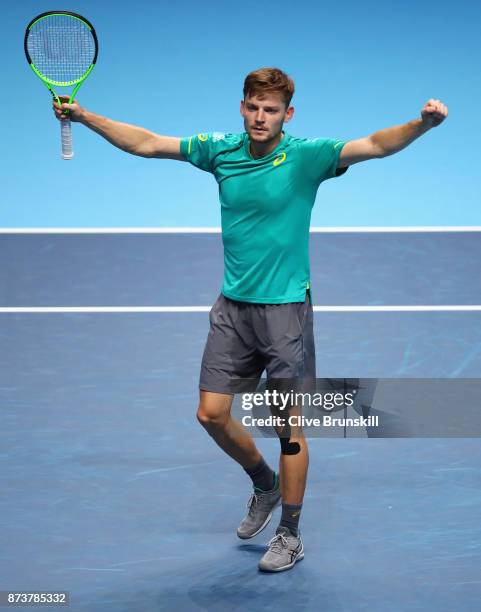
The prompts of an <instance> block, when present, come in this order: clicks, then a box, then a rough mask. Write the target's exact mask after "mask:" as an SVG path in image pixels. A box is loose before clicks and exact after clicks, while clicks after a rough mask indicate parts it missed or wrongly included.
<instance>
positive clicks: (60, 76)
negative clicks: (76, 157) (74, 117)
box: [24, 11, 98, 159]
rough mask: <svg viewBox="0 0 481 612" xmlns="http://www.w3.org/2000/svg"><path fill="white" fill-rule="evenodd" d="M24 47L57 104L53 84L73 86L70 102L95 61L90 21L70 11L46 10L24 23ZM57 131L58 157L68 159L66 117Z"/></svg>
mask: <svg viewBox="0 0 481 612" xmlns="http://www.w3.org/2000/svg"><path fill="white" fill-rule="evenodd" d="M24 46H25V55H26V56H27V61H28V63H29V64H30V67H31V68H32V70H33V71H34V72H35V74H36V75H37V76H38V77H39V79H40V80H41V81H42V83H43V84H44V85H46V86H47V88H48V89H49V91H50V93H51V94H52V96H53V97H54V98H55V100H56V101H57V103H58V104H61V101H60V98H59V97H58V95H57V93H56V92H55V90H54V89H53V87H54V86H55V87H70V86H73V91H72V93H71V95H70V99H69V102H68V103H69V104H72V102H73V101H74V99H75V95H76V94H77V91H78V90H79V87H80V86H81V85H82V83H83V82H84V81H85V79H86V78H87V77H88V75H89V74H90V73H91V72H92V70H93V67H94V66H95V62H96V61H97V53H98V42H97V35H96V34H95V30H94V28H93V26H92V24H91V23H90V22H89V21H87V19H85V17H82V16H81V15H77V14H76V13H71V12H70V11H48V12H47V13H42V14H41V15H37V17H35V18H34V19H32V21H31V22H30V23H29V24H28V26H27V30H26V32H25V43H24ZM66 113H68V111H66ZM60 130H61V141H62V157H63V159H72V157H73V148H72V127H71V124H70V119H66V120H64V121H61V122H60Z"/></svg>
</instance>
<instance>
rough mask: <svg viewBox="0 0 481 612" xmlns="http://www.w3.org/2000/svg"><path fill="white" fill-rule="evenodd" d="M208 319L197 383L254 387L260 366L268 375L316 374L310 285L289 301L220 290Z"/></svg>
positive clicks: (209, 387)
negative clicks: (241, 298) (240, 297)
mask: <svg viewBox="0 0 481 612" xmlns="http://www.w3.org/2000/svg"><path fill="white" fill-rule="evenodd" d="M209 321H210V329H209V335H208V337H207V342H206V345H205V349H204V355H203V357H202V365H201V371H200V381H199V388H200V389H202V390H204V391H213V392H217V393H228V394H234V393H238V392H247V391H253V390H255V385H256V384H257V383H258V382H259V379H260V377H261V375H262V373H263V371H264V370H265V371H266V374H267V379H268V380H269V379H284V380H292V379H296V380H297V379H302V380H310V381H312V380H315V378H316V355H315V349H314V333H313V310H312V304H311V299H310V292H309V290H308V291H307V292H306V298H305V301H304V302H291V303H288V304H252V303H250V302H238V301H235V300H231V299H229V298H227V297H225V296H224V295H223V294H222V293H221V294H220V295H219V297H218V298H217V300H216V302H215V304H214V305H213V306H212V308H211V310H210V313H209ZM244 382H245V384H243V383H244ZM254 383H255V384H254Z"/></svg>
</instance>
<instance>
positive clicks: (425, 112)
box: [421, 98, 448, 128]
mask: <svg viewBox="0 0 481 612" xmlns="http://www.w3.org/2000/svg"><path fill="white" fill-rule="evenodd" d="M447 116H448V107H447V106H445V105H444V104H443V103H442V102H441V100H433V99H432V98H431V100H428V101H427V102H426V104H425V105H424V108H423V109H422V111H421V118H422V121H423V123H424V125H425V126H426V127H428V128H432V127H437V126H438V125H439V124H440V123H442V122H443V121H444V120H445V119H446V117H447Z"/></svg>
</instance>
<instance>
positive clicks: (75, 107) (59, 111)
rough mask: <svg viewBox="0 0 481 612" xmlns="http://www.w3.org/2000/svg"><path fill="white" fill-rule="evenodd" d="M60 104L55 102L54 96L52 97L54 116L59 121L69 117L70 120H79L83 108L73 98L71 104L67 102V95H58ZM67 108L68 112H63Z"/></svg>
mask: <svg viewBox="0 0 481 612" xmlns="http://www.w3.org/2000/svg"><path fill="white" fill-rule="evenodd" d="M59 98H60V101H61V102H62V105H61V106H60V105H59V104H57V101H56V100H55V98H54V99H53V110H54V113H55V116H56V117H57V119H59V120H60V121H65V119H71V120H72V121H81V120H82V116H83V112H84V109H83V108H82V107H81V106H80V105H79V104H78V102H76V101H75V100H74V102H73V103H72V104H68V101H69V99H70V98H69V96H59ZM67 109H68V110H69V111H70V112H69V113H67V114H66V113H65V112H64V111H65V110H67Z"/></svg>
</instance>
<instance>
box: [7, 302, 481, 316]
mask: <svg viewBox="0 0 481 612" xmlns="http://www.w3.org/2000/svg"><path fill="white" fill-rule="evenodd" d="M210 309H211V307H210V306H32V307H27V306H18V307H2V308H0V314H23V313H24V314H43V313H47V314H58V313H134V314H139V313H151V312H157V313H162V312H209V310H210ZM314 311H315V312H481V305H471V304H467V305H463V304H459V305H453V306H437V305H436V306H434V305H433V306H408V305H401V306H314Z"/></svg>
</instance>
